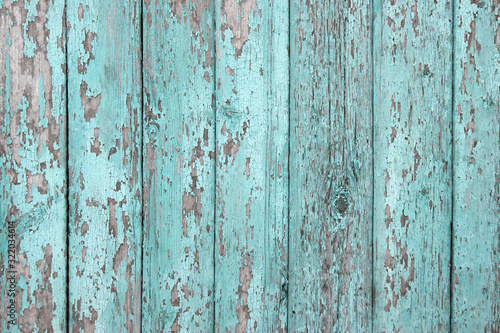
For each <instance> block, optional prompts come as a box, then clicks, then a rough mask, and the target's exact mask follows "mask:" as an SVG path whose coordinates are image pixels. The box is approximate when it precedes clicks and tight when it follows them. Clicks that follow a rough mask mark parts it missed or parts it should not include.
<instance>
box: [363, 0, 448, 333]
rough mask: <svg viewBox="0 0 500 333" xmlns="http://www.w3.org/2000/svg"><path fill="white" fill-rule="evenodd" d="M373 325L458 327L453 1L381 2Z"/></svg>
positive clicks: (383, 328)
mask: <svg viewBox="0 0 500 333" xmlns="http://www.w3.org/2000/svg"><path fill="white" fill-rule="evenodd" d="M374 15H375V16H374V18H375V20H374V40H373V43H374V73H375V81H374V84H375V91H374V154H375V155H374V157H375V158H374V251H375V253H374V255H375V256H374V276H373V279H374V293H375V294H374V309H373V315H374V322H373V328H374V331H375V332H382V331H386V332H389V331H399V332H437V331H449V329H450V281H449V280H450V278H449V277H450V253H451V247H450V239H451V220H452V212H451V207H452V184H451V178H452V175H451V170H452V166H451V163H452V160H451V152H452V149H451V148H452V146H451V125H452V103H451V102H452V65H451V64H452V8H451V4H450V3H449V2H444V1H435V2H431V1H428V2H423V1H414V0H405V1H386V0H377V1H375V2H374Z"/></svg>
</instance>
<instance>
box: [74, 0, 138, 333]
mask: <svg viewBox="0 0 500 333" xmlns="http://www.w3.org/2000/svg"><path fill="white" fill-rule="evenodd" d="M67 20H68V29H69V30H68V92H69V97H68V98H69V101H68V117H69V124H68V126H69V134H68V135H69V148H68V149H69V178H70V188H69V204H70V207H69V214H70V226H69V228H70V240H69V255H70V256H69V261H70V262H69V276H70V280H69V305H68V306H69V307H70V330H71V331H72V332H83V331H84V332H94V331H97V332H101V331H103V330H105V331H107V330H110V329H111V328H112V329H113V331H114V332H137V331H139V330H140V327H141V299H140V294H141V268H142V264H141V237H142V222H141V209H142V202H141V201H142V200H141V197H142V191H141V188H142V183H141V178H142V169H141V156H142V151H141V140H142V134H141V133H142V121H141V108H142V100H141V43H140V41H141V39H140V38H141V36H140V30H141V28H140V22H141V6H140V3H137V2H136V1H124V2H118V1H111V2H106V1H92V2H87V3H80V1H79V0H68V4H67Z"/></svg>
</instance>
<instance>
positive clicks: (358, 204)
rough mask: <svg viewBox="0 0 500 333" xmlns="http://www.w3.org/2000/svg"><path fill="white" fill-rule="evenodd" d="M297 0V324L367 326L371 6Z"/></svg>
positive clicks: (296, 327)
mask: <svg viewBox="0 0 500 333" xmlns="http://www.w3.org/2000/svg"><path fill="white" fill-rule="evenodd" d="M291 6H292V7H291V54H290V58H291V59H290V61H291V68H290V69H291V77H290V91H291V96H290V97H291V103H290V112H291V115H290V119H291V120H290V121H291V124H290V128H291V133H290V180H291V182H290V221H289V223H290V272H289V275H290V286H289V307H288V318H289V330H290V331H291V332H307V331H309V332H347V331H353V332H354V331H360V332H366V331H370V330H371V304H372V302H371V276H372V272H371V271H372V265H371V257H372V254H371V253H372V252H371V240H372V236H371V231H372V227H371V222H372V210H371V207H372V190H373V188H372V186H373V183H372V179H373V176H372V158H373V155H372V134H371V131H372V106H371V104H372V81H371V78H372V64H371V4H370V2H369V1H366V0H359V1H349V2H342V1H335V2H332V3H330V2H328V1H323V2H315V3H311V2H309V1H302V0H295V1H292V5H291Z"/></svg>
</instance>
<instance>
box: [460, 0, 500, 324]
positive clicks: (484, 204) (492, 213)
mask: <svg viewBox="0 0 500 333" xmlns="http://www.w3.org/2000/svg"><path fill="white" fill-rule="evenodd" d="M454 54H455V59H454V63H455V77H454V82H455V100H454V104H455V105H454V133H453V134H454V136H453V138H454V140H453V144H454V162H453V189H454V191H453V192H454V195H453V198H454V206H453V208H454V209H453V210H454V211H453V268H452V269H453V272H452V273H453V274H452V286H453V289H452V295H453V297H452V330H453V331H454V332H500V2H499V1H493V0H489V1H456V3H455V49H454Z"/></svg>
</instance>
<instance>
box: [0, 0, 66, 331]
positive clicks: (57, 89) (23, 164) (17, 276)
mask: <svg viewBox="0 0 500 333" xmlns="http://www.w3.org/2000/svg"><path fill="white" fill-rule="evenodd" d="M64 41H65V28H64V1H61V0H54V1H45V0H39V1H15V2H14V1H9V0H7V1H2V2H1V3H0V78H1V79H0V98H1V102H0V220H1V221H2V222H1V225H0V237H1V238H0V278H1V282H0V331H2V332H20V331H22V332H33V331H39V332H54V331H62V330H64V329H65V327H66V320H65V319H66V315H65V313H66V260H65V258H66V220H67V216H66V130H65V129H66V98H65V94H66V75H65V67H66V60H65V51H66V46H65V43H64ZM12 246H14V248H12ZM8 250H11V251H13V252H8ZM13 253H15V258H12V256H9V254H11V255H12V254H13ZM12 259H13V260H14V262H12V261H10V260H12ZM12 271H14V273H12ZM12 294H14V295H15V296H14V295H12ZM11 301H14V303H13V304H14V306H15V317H14V318H11V317H10V316H8V314H10V313H11V312H10V308H9V305H10V304H11ZM10 320H13V321H14V322H15V324H13V325H11V324H9V321H10Z"/></svg>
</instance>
